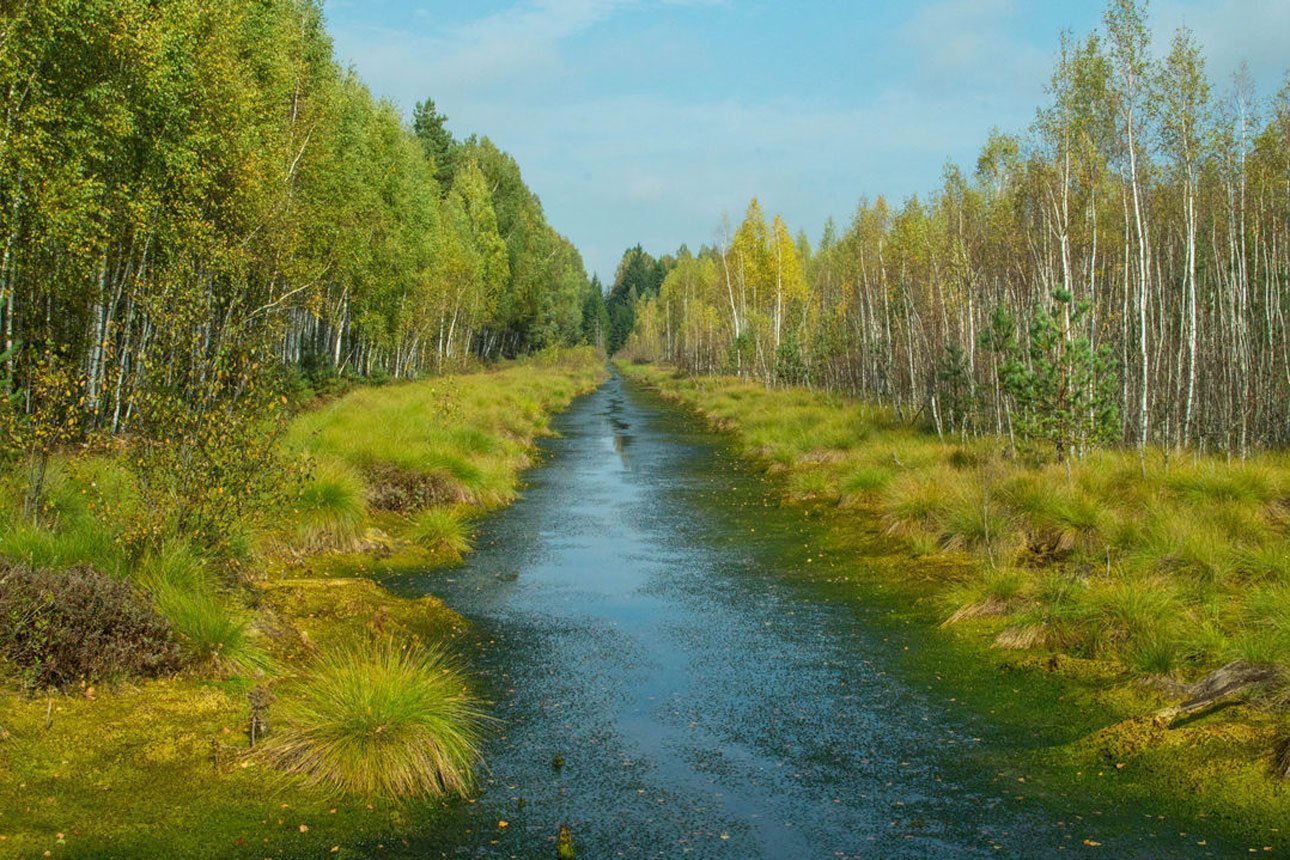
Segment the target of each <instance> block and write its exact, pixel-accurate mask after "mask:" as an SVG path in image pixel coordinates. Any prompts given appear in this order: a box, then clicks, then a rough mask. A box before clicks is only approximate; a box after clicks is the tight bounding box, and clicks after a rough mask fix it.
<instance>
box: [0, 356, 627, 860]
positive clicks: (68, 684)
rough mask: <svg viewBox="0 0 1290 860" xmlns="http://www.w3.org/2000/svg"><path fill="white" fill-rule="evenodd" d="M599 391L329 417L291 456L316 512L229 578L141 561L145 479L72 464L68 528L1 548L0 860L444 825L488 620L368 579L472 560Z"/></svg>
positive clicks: (317, 420) (59, 491)
mask: <svg viewBox="0 0 1290 860" xmlns="http://www.w3.org/2000/svg"><path fill="white" fill-rule="evenodd" d="M602 378H603V371H602V369H601V366H600V359H599V358H597V357H596V355H595V354H594V353H592V352H591V351H589V350H588V351H572V352H568V353H566V354H562V355H556V354H547V355H545V356H542V357H538V358H534V359H531V360H528V361H526V362H523V363H521V364H517V365H513V366H508V367H504V368H501V369H498V370H495V371H492V372H488V373H476V374H470V375H464V376H443V377H438V378H435V379H433V380H428V381H422V382H411V383H401V384H397V385H390V386H385V387H381V388H364V389H359V390H356V391H354V392H352V393H350V394H349V395H346V396H343V397H340V398H338V399H336V400H334V401H332V402H330V403H328V404H326V405H325V406H322V407H321V408H318V409H315V410H312V411H308V412H306V413H304V414H303V415H301V416H300V417H298V418H297V419H295V420H294V421H292V422H291V423H290V424H289V426H288V428H287V432H286V437H285V439H284V440H283V442H282V451H281V452H280V456H281V457H282V458H283V460H284V461H285V462H287V463H298V464H300V467H299V469H296V470H294V474H295V475H296V477H295V478H294V479H293V480H294V481H295V482H296V484H295V486H296V489H295V490H294V491H293V492H290V493H284V494H283V502H282V504H281V506H280V507H278V508H276V509H274V510H272V511H270V512H268V514H267V515H266V516H265V517H264V518H263V519H261V520H259V521H258V524H257V525H256V527H255V528H254V529H251V530H249V531H248V532H247V533H245V534H243V535H241V536H239V540H238V545H239V547H240V550H239V554H238V555H237V556H236V557H234V558H233V559H231V560H230V561H229V562H228V563H227V564H225V565H220V564H217V563H215V562H214V561H213V560H212V559H211V557H210V556H209V554H207V553H203V552H202V551H201V550H200V548H199V547H197V546H194V545H193V544H191V543H188V544H184V543H180V542H178V541H177V540H175V539H171V540H170V541H168V542H167V543H166V544H165V545H164V546H163V547H162V548H161V549H159V550H157V551H150V552H146V553H144V554H142V555H139V556H132V555H131V554H130V553H129V551H128V550H127V549H125V548H123V546H124V545H123V543H122V540H121V538H122V535H123V534H124V533H126V531H127V530H128V528H129V524H130V516H131V512H132V511H134V510H135V509H136V508H137V507H138V506H139V505H140V503H141V502H140V499H139V495H138V492H137V488H136V480H137V479H136V477H135V473H134V472H133V470H132V469H131V464H130V462H129V461H128V460H127V459H126V458H124V457H122V456H120V455H118V454H114V453H111V452H102V453H96V454H81V455H77V456H58V457H56V458H54V459H53V460H52V461H51V465H50V475H51V476H52V478H53V480H51V483H50V487H51V491H50V492H51V496H50V498H51V505H52V506H53V507H54V509H55V510H57V512H58V516H57V518H56V519H52V520H46V521H44V522H43V523H42V524H40V525H33V524H32V523H31V522H30V521H29V520H28V518H27V517H26V515H25V514H24V513H23V511H22V508H21V503H20V501H18V500H19V499H20V494H16V493H15V494H12V495H10V496H8V498H9V499H10V500H11V504H10V508H9V509H8V510H7V511H6V513H5V522H4V527H3V530H2V532H0V533H2V534H3V537H2V538H0V540H2V541H3V552H4V554H5V557H6V559H7V561H6V563H5V567H4V570H3V572H0V585H2V586H3V589H4V591H3V594H4V598H3V599H0V606H3V607H4V609H5V612H6V616H5V625H6V626H5V629H4V630H3V631H2V632H0V653H3V654H4V656H5V658H6V660H5V663H6V669H7V670H9V674H10V675H11V676H12V678H13V681H14V684H13V686H8V685H7V686H6V688H5V689H4V690H3V691H0V714H3V715H4V717H3V720H0V730H2V731H3V740H2V741H0V837H3V838H2V839H0V854H4V855H10V854H13V855H15V856H29V855H33V854H34V855H39V854H41V853H42V852H43V851H46V850H63V851H70V852H72V855H74V856H107V855H112V856H144V855H154V854H157V853H159V852H164V853H171V854H173V856H211V857H224V856H230V855H240V854H247V853H251V854H256V855H257V856H258V854H259V853H263V851H265V850H272V851H273V852H274V853H277V852H279V851H281V850H284V849H285V850H287V851H288V852H290V853H293V854H305V855H308V854H314V855H316V854H318V853H325V852H327V851H330V850H331V849H332V847H333V846H341V847H342V848H343V846H346V845H351V844H353V842H354V841H355V840H358V839H361V838H370V837H375V836H378V835H383V836H385V837H387V838H391V839H395V838H397V837H398V833H399V832H400V830H401V829H403V828H405V827H407V826H408V825H409V824H410V823H411V822H412V821H413V820H414V819H416V820H417V821H418V823H419V825H420V826H424V824H425V820H426V817H427V816H429V819H430V820H433V817H434V814H435V813H434V811H433V810H434V808H435V806H436V804H437V803H438V802H439V801H437V798H441V797H445V796H452V795H458V794H461V793H463V792H466V791H467V790H468V789H469V788H470V786H471V784H472V782H473V780H474V775H475V764H476V756H477V753H476V744H477V740H478V736H479V733H480V732H481V731H486V730H487V722H488V721H487V718H486V717H485V715H484V713H483V706H482V705H481V704H480V703H478V701H477V696H476V694H475V693H473V692H471V690H470V688H469V684H468V682H467V680H466V679H465V678H464V677H463V676H462V675H461V674H460V672H459V670H458V668H457V666H456V664H455V661H454V660H453V659H452V658H451V657H449V656H447V655H446V653H445V651H444V648H445V647H451V645H450V643H452V642H453V640H454V639H455V637H456V636H458V635H459V634H460V633H461V631H462V630H463V629H465V627H466V622H465V620H464V619H462V618H461V617H460V616H458V615H457V614H456V613H454V612H453V611H452V610H450V609H449V608H448V607H446V606H444V605H443V603H442V602H440V601H438V600H436V599H434V598H431V597H425V598H399V597H394V596H392V595H390V594H389V593H388V592H386V591H385V590H384V589H382V588H381V587H380V586H378V585H377V584H376V583H375V582H374V581H372V580H371V579H369V578H364V577H362V576H361V575H360V574H361V570H360V568H361V567H363V566H364V565H365V564H366V565H368V566H369V567H370V565H371V564H372V563H373V562H375V563H377V564H382V565H390V566H395V567H398V566H405V567H407V568H411V569H423V568H425V567H428V566H433V565H434V564H436V563H440V562H442V561H445V560H449V559H451V558H454V557H456V556H457V555H458V554H459V553H460V552H461V551H463V550H465V549H466V548H467V547H468V545H469V534H470V528H471V527H470V519H471V518H472V517H474V516H477V515H478V514H479V513H481V512H483V511H485V510H488V509H489V508H492V507H495V506H497V505H500V504H503V503H505V502H506V501H508V500H510V499H511V498H513V497H514V494H515V492H516V486H517V482H518V480H519V473H520V471H521V470H522V469H523V468H525V466H526V465H528V464H529V462H530V458H531V456H532V444H533V440H534V439H535V437H537V436H540V435H542V434H543V433H545V432H547V429H546V428H547V422H548V420H549V418H550V415H551V414H552V413H553V412H556V411H558V410H560V409H562V408H564V407H565V406H567V405H568V404H569V403H570V402H571V401H572V399H573V398H574V397H575V396H576V395H578V394H579V393H581V392H584V391H586V390H588V389H589V388H592V387H594V386H595V385H597V384H598V382H599V381H600V379H602ZM29 571H41V572H42V573H41V574H40V576H39V577H33V576H32V575H31V574H30V573H29ZM20 583H21V588H20V587H19V584H20ZM100 593H105V594H110V595H124V597H123V598H121V599H120V600H117V601H113V600H110V599H104V598H96V597H95V596H96V595H97V594H100ZM73 595H74V596H76V597H77V598H78V599H76V600H73V599H70V598H71V596H73ZM95 632H97V633H98V635H99V636H100V637H101V638H99V639H89V640H88V641H82V640H84V639H85V637H87V636H90V635H91V634H94V633H95ZM29 658H30V659H29ZM140 661H146V662H144V663H143V664H142V665H140ZM149 677H154V679H152V680H148V678H149ZM292 775H296V776H298V777H299V778H298V779H296V778H293V777H292ZM396 799H402V800H403V801H404V802H401V803H393V802H391V801H392V800H396ZM266 846H271V848H266Z"/></svg>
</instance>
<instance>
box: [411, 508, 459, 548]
mask: <svg viewBox="0 0 1290 860" xmlns="http://www.w3.org/2000/svg"><path fill="white" fill-rule="evenodd" d="M407 535H408V538H409V539H411V540H412V541H413V542H414V543H416V544H418V545H420V546H422V547H424V548H425V549H428V550H430V551H431V552H436V553H444V554H446V555H449V556H451V557H454V558H460V557H461V556H462V555H464V554H466V553H467V552H469V551H470V530H469V527H468V526H467V525H466V522H465V520H464V518H463V517H462V515H461V513H460V511H459V510H458V509H457V508H452V507H434V508H426V509H425V510H424V511H420V512H418V513H417V514H416V515H414V516H413V517H412V520H411V523H410V524H409V526H408V532H407Z"/></svg>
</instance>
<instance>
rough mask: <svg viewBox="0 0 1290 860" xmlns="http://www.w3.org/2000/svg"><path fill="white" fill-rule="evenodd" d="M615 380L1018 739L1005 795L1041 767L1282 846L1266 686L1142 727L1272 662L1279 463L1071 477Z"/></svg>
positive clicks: (1055, 783) (683, 381) (888, 427)
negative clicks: (726, 457) (744, 461)
mask: <svg viewBox="0 0 1290 860" xmlns="http://www.w3.org/2000/svg"><path fill="white" fill-rule="evenodd" d="M621 368H622V370H623V372H624V373H626V374H627V375H629V376H631V377H632V378H634V379H637V380H639V381H642V382H645V383H647V384H649V385H651V386H653V387H655V388H657V389H658V390H659V391H660V392H661V393H662V394H663V395H664V396H665V397H667V398H669V399H671V400H674V401H677V402H679V403H682V404H684V405H686V406H687V407H689V408H691V409H693V410H695V411H697V412H699V413H700V414H702V415H703V416H705V417H706V419H707V420H708V422H709V424H710V425H712V426H714V427H716V428H719V429H722V430H725V431H727V432H729V433H730V434H731V436H732V438H733V439H734V440H735V443H736V445H737V447H738V448H739V450H740V451H741V452H742V453H743V455H744V456H746V457H748V458H750V459H752V460H754V461H756V462H758V463H760V464H761V465H762V466H763V467H764V468H765V470H766V471H767V472H768V473H772V474H773V476H774V479H773V480H774V485H775V487H776V488H777V492H778V493H779V495H780V496H781V498H782V499H783V500H784V501H785V502H787V503H791V504H794V505H798V506H801V507H802V508H804V509H805V510H806V512H808V513H809V514H810V515H812V516H819V517H820V519H821V521H822V522H823V523H824V524H825V525H826V527H827V528H826V532H827V538H826V539H825V541H824V543H825V545H824V546H820V547H818V548H817V549H818V551H819V553H820V554H819V556H818V557H817V559H816V561H817V564H819V565H820V567H821V568H822V570H821V572H820V573H819V574H818V578H819V580H820V581H821V582H823V583H825V584H826V585H828V587H830V588H831V589H833V590H834V592H835V593H837V594H838V595H839V599H844V600H845V599H850V600H854V601H856V602H857V603H864V602H866V601H870V600H871V599H877V600H881V601H884V602H886V603H887V604H890V605H891V608H892V611H893V612H896V613H898V614H899V615H901V616H903V617H904V623H906V624H909V625H912V626H914V627H915V629H916V628H918V627H923V628H925V630H926V633H925V635H922V636H920V637H919V639H920V641H922V642H925V643H926V647H920V649H919V650H920V651H923V652H925V653H922V654H920V655H919V656H918V658H917V659H912V660H911V672H913V673H914V674H915V675H917V674H918V673H920V672H921V673H922V674H923V675H924V676H926V677H927V678H928V680H929V681H932V680H935V681H936V682H937V683H938V684H941V683H945V684H947V686H948V687H950V688H951V689H953V690H954V691H955V693H957V694H958V696H957V698H959V699H961V700H962V701H963V702H964V703H965V704H968V703H970V705H971V707H973V708H974V709H975V710H977V711H978V712H980V713H983V714H987V715H988V716H989V719H990V720H991V721H994V722H997V723H999V724H1000V725H1001V727H1002V728H1006V730H1014V729H1024V730H1027V731H1029V732H1030V733H1031V734H1032V735H1033V737H1034V743H1033V747H1034V748H1033V750H1031V751H1029V752H1027V753H1026V755H1025V756H1023V759H1024V760H1023V761H1020V762H1014V763H1012V766H1013V767H1015V768H1016V771H1015V778H1017V779H1020V780H1027V779H1028V787H1026V788H1024V789H1021V790H1025V791H1033V790H1038V789H1036V787H1035V784H1036V783H1037V782H1041V781H1042V779H1036V772H1038V773H1043V772H1045V771H1046V772H1048V773H1049V774H1050V779H1049V782H1050V783H1051V785H1050V788H1049V790H1051V791H1052V792H1055V793H1060V794H1073V793H1082V794H1089V795H1092V796H1098V797H1104V798H1105V800H1106V803H1107V804H1108V806H1115V805H1117V804H1122V803H1126V802H1128V801H1130V800H1131V799H1133V798H1135V797H1136V798H1148V797H1155V798H1157V799H1159V798H1168V799H1170V800H1172V801H1176V803H1175V804H1174V809H1176V810H1177V811H1178V812H1179V814H1180V817H1181V818H1183V819H1190V820H1191V821H1193V822H1195V821H1201V822H1207V823H1208V824H1209V826H1212V827H1216V828H1221V830H1222V831H1223V832H1226V833H1230V834H1232V835H1233V837H1234V838H1238V839H1240V840H1241V841H1243V842H1245V843H1247V844H1248V846H1249V847H1251V848H1253V849H1255V850H1256V851H1262V849H1263V848H1264V847H1265V846H1267V847H1276V846H1278V845H1283V844H1284V841H1285V837H1284V835H1282V834H1281V832H1280V828H1281V822H1283V821H1285V820H1287V816H1288V815H1290V794H1288V793H1287V789H1286V785H1285V783H1284V781H1283V780H1281V779H1280V778H1279V777H1276V776H1275V775H1274V774H1273V769H1274V765H1275V753H1276V750H1277V746H1278V742H1279V741H1280V739H1281V738H1282V737H1283V733H1284V731H1285V723H1284V719H1283V717H1282V716H1281V711H1280V707H1279V702H1278V701H1277V688H1276V686H1275V685H1270V686H1268V687H1265V688H1263V689H1254V690H1249V691H1243V692H1245V693H1246V695H1244V696H1242V697H1241V699H1240V700H1239V701H1238V700H1233V701H1225V702H1222V703H1220V704H1221V705H1222V706H1221V707H1217V708H1214V709H1210V710H1209V711H1208V712H1206V713H1201V714H1198V715H1195V716H1193V717H1190V718H1188V719H1186V720H1181V721H1178V722H1175V723H1173V724H1172V727H1170V728H1167V727H1166V725H1167V724H1168V723H1167V721H1165V720H1157V719H1155V718H1154V716H1153V715H1155V714H1156V712H1157V711H1158V710H1159V709H1161V708H1164V707H1167V706H1170V705H1173V704H1177V703H1178V702H1179V701H1180V700H1181V698H1183V697H1184V695H1185V694H1184V692H1183V685H1185V684H1186V683H1187V682H1189V681H1193V680H1195V679H1196V678H1198V677H1200V676H1203V675H1204V674H1205V673H1206V672H1207V671H1209V670H1210V669H1211V668H1214V667H1216V666H1218V665H1221V664H1222V663H1224V662H1226V661H1227V660H1229V659H1240V658H1244V659H1247V660H1259V661H1260V663H1268V662H1281V661H1282V660H1283V659H1284V654H1285V652H1284V651H1282V650H1279V649H1281V648H1282V647H1283V642H1282V640H1281V639H1280V638H1279V631H1278V630H1277V629H1276V626H1275V625H1276V621H1277V616H1275V615H1273V614H1271V613H1268V612H1267V611H1266V610H1264V609H1262V607H1265V606H1267V605H1268V604H1269V603H1274V602H1275V600H1276V599H1277V596H1278V594H1279V593H1280V589H1281V588H1283V587H1284V586H1283V580H1280V579H1279V578H1278V575H1277V570H1278V568H1277V567H1276V566H1277V564H1278V563H1279V561H1280V560H1281V559H1284V558H1285V557H1286V556H1285V548H1284V543H1283V541H1284V537H1283V535H1282V533H1281V530H1280V524H1279V519H1278V518H1279V509H1280V502H1279V500H1280V499H1281V498H1283V495H1282V491H1281V488H1282V487H1284V486H1286V484H1285V483H1284V476H1285V474H1286V470H1285V469H1284V467H1283V465H1282V464H1281V462H1280V460H1279V459H1278V458H1274V457H1267V458H1263V459H1261V460H1259V461H1257V462H1253V463H1250V464H1247V465H1245V466H1235V465H1232V466H1228V465H1225V464H1221V463H1216V462H1214V461H1208V460H1192V461H1188V462H1174V463H1172V464H1170V466H1169V469H1168V470H1167V471H1166V470H1165V468H1164V466H1163V464H1160V466H1158V467H1156V466H1153V467H1151V468H1149V469H1148V474H1147V476H1146V477H1145V478H1144V477H1141V476H1140V475H1138V474H1136V473H1137V469H1138V464H1137V462H1136V458H1132V459H1131V458H1129V457H1119V456H1118V455H1114V454H1108V455H1104V456H1101V457H1098V458H1096V459H1094V460H1093V461H1092V462H1090V463H1089V464H1088V465H1087V466H1084V467H1076V468H1075V469H1074V471H1073V474H1072V477H1071V480H1070V481H1069V482H1068V480H1067V478H1066V476H1065V472H1064V470H1062V469H1060V468H1053V467H1049V468H1046V469H1045V468H1037V467H1023V466H1020V465H1016V464H1009V463H1008V462H1006V461H1004V459H1003V458H1002V457H1001V456H998V453H997V452H995V451H994V450H993V446H992V443H991V442H990V440H975V441H970V442H968V443H965V444H959V443H946V442H942V441H940V440H938V439H937V438H936V436H935V435H934V434H928V433H924V432H921V431H918V430H917V429H913V428H909V427H906V426H903V425H901V424H900V423H899V422H897V421H895V420H894V419H893V417H891V416H887V415H884V414H882V413H881V411H879V410H873V409H868V408H865V407H863V406H861V405H859V404H856V403H853V402H849V401H846V400H844V399H842V398H838V397H836V396H832V395H828V394H822V393H816V392H809V391H805V390H801V389H780V390H768V389H765V388H763V387H762V386H759V385H756V384H750V383H745V382H740V381H738V380H732V379H717V378H705V379H698V380H694V379H689V378H683V377H679V376H676V375H674V374H673V373H672V372H671V371H670V370H667V369H663V368H658V367H650V366H637V365H629V364H624V365H621ZM1059 472H1060V474H1059ZM1185 526H1191V527H1192V531H1191V532H1187V531H1184V527H1185ZM1219 538H1221V540H1220V539H1219ZM831 559H832V560H831ZM835 563H836V564H837V565H838V566H837V567H836V568H835V567H834V565H835ZM1108 563H1109V570H1108ZM1018 679H1020V680H1021V682H1020V683H1018ZM1009 773H1013V771H1011V770H1010V771H1009ZM1000 776H1001V778H1002V779H1005V780H1007V779H1011V778H1013V777H1010V776H1008V775H1006V774H1001V775H1000ZM1022 785H1026V783H1018V786H1019V788H1020V787H1021V786H1022Z"/></svg>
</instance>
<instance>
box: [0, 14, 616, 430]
mask: <svg viewBox="0 0 1290 860" xmlns="http://www.w3.org/2000/svg"><path fill="white" fill-rule="evenodd" d="M0 99H2V100H3V113H4V120H3V121H4V129H3V132H2V133H0V135H2V136H0V234H2V235H3V238H2V239H0V242H3V247H2V248H0V329H2V330H3V338H4V346H5V352H4V366H5V376H6V378H7V388H8V390H10V391H12V392H15V397H16V398H17V407H16V411H17V412H18V413H19V414H20V415H25V416H39V415H43V416H46V417H48V419H49V420H47V421H45V423H46V425H48V426H50V427H57V428H60V429H58V430H57V433H56V434H55V435H58V436H59V437H60V438H59V441H60V442H66V441H70V440H71V439H72V438H76V437H80V436H83V435H85V434H87V433H90V432H94V431H106V432H109V433H119V432H122V431H129V430H131V429H134V430H137V431H140V432H147V430H146V428H145V427H144V426H143V423H142V422H139V421H137V420H135V419H138V418H139V416H140V408H141V404H143V403H144V402H145V401H147V400H148V398H150V397H161V398H163V399H168V400H170V401H172V402H175V403H186V404H195V403H196V404H206V405H208V406H211V407H212V408H215V406H214V404H221V403H224V404H227V403H231V402H235V401H237V400H238V398H239V397H241V396H242V395H244V394H245V393H246V392H247V391H248V390H252V389H256V388H257V386H258V388H259V389H260V390H264V389H265V388H266V387H267V386H269V385H271V384H275V383H276V382H278V381H280V380H281V379H282V378H283V377H284V376H289V375H290V374H293V373H294V374H301V373H303V374H308V375H312V376H315V377H317V376H320V375H323V376H325V375H331V376H336V375H350V376H360V377H368V378H388V377H394V378H408V377H413V376H417V375H421V374H425V373H430V372H436V371H439V370H443V369H447V368H455V367H460V366H462V365H465V364H468V363H470V362H471V361H473V360H476V359H494V358H497V357H512V356H516V355H519V354H523V353H526V352H529V351H532V350H535V349H540V348H542V347H546V346H553V345H560V344H567V343H575V342H578V341H580V340H581V339H582V316H583V305H584V304H586V303H587V300H588V297H589V295H590V290H591V286H590V283H589V281H588V278H587V276H586V273H585V271H584V269H583V264H582V260H581V258H580V256H579V254H578V252H577V251H576V250H575V249H574V247H573V246H572V245H571V244H570V243H569V242H568V241H567V240H565V239H564V238H563V237H562V236H560V235H559V234H558V233H556V232H555V230H554V229H553V228H552V227H551V226H550V225H549V224H548V223H547V222H546V219H545V216H544V214H543V210H542V207H541V204H540V203H539V201H538V199H537V198H536V197H535V196H534V195H533V194H532V193H531V192H530V191H529V189H528V188H527V187H526V186H525V184H524V182H523V180H522V178H521V176H520V172H519V168H518V166H517V165H516V163H515V161H514V160H513V159H512V158H511V157H510V156H508V155H507V154H505V153H504V152H502V151H500V150H499V149H498V148H497V147H496V146H494V145H493V144H492V143H491V142H490V141H489V140H488V139H487V138H477V137H471V138H469V139H466V140H457V139H455V138H454V137H453V135H452V134H451V133H450V132H449V131H448V130H447V128H446V127H445V125H444V123H445V117H443V116H442V115H441V114H439V113H438V112H437V110H436V108H435V106H434V103H433V101H431V100H429V99H427V100H426V101H425V102H423V103H422V104H420V105H418V107H417V111H416V114H415V118H414V122H413V123H411V124H408V123H407V122H405V120H404V118H403V117H402V116H401V115H400V113H399V112H398V111H397V110H396V109H395V107H394V106H393V105H391V104H389V103H387V102H384V101H379V100H377V99H374V98H373V96H372V95H371V94H370V93H369V91H368V90H367V89H366V88H365V87H364V85H363V83H362V82H361V81H360V80H358V78H357V77H356V76H355V75H354V73H352V72H350V71H347V70H345V69H343V68H341V67H340V66H339V65H338V64H337V63H336V61H335V60H334V59H333V55H332V48H331V43H330V39H329V37H328V35H327V33H326V31H325V28H324V22H323V18H322V10H321V4H319V3H317V2H315V0H222V2H218V3H209V2H202V0H175V2H165V3H155V2H149V0H18V2H15V3H5V4H3V7H0ZM261 405H262V404H261ZM132 421H135V423H134V425H133V427H132ZM18 424H21V425H22V427H21V431H22V432H23V433H26V434H28V435H30V434H32V433H35V431H34V430H32V429H31V422H27V421H25V420H19V421H18ZM69 428H70V429H69ZM51 432H52V431H51ZM21 447H30V446H29V445H28V444H26V442H24V443H23V445H22V446H21Z"/></svg>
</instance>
